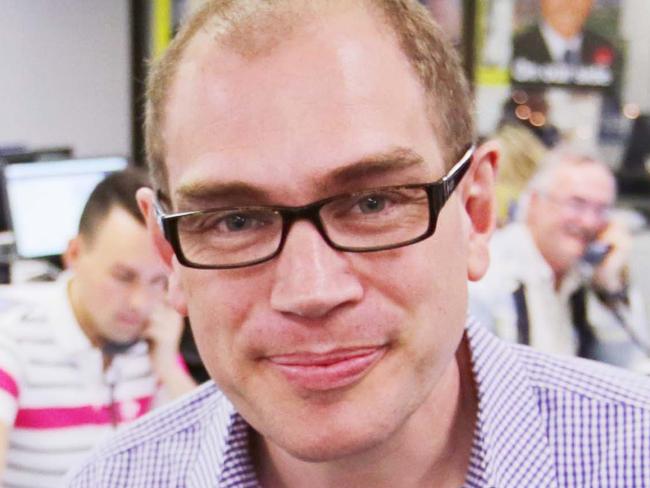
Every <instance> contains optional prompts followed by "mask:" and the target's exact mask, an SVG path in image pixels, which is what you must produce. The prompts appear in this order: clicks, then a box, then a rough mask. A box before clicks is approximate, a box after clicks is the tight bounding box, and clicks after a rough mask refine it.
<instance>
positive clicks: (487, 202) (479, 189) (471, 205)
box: [463, 141, 499, 281]
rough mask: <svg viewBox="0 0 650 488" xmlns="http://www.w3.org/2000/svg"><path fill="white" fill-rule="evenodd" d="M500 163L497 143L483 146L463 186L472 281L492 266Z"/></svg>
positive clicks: (480, 276)
mask: <svg viewBox="0 0 650 488" xmlns="http://www.w3.org/2000/svg"><path fill="white" fill-rule="evenodd" d="M498 160H499V145H498V143H497V142H496V141H488V142H485V143H484V144H482V145H481V146H479V147H478V148H477V149H476V152H475V153H474V158H473V161H472V166H471V167H470V170H469V172H468V174H467V175H466V177H467V180H466V181H465V182H464V185H463V189H464V192H463V202H464V204H465V211H466V213H467V216H468V217H469V224H470V227H469V240H468V256H467V278H468V279H469V280H471V281H477V280H479V279H481V278H482V277H483V275H484V274H485V272H486V271H487V268H488V265H489V264H490V253H489V241H490V236H491V235H492V231H493V230H494V227H495V225H496V198H495V195H494V181H495V177H496V170H497V164H498Z"/></svg>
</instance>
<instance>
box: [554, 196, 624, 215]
mask: <svg viewBox="0 0 650 488" xmlns="http://www.w3.org/2000/svg"><path fill="white" fill-rule="evenodd" d="M544 196H545V197H546V198H547V199H548V200H549V201H551V202H553V203H555V204H556V205H559V206H560V207H562V209H563V210H564V211H566V212H568V213H570V214H571V215H578V216H579V215H585V214H587V213H588V212H591V213H592V214H593V215H595V216H596V218H598V219H601V220H608V219H609V218H610V216H611V213H612V206H611V205H608V204H606V203H597V202H591V201H589V200H585V199H584V198H581V197H576V196H573V197H568V198H558V197H554V196H552V195H549V194H545V195H544Z"/></svg>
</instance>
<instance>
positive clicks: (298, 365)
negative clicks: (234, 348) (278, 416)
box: [266, 347, 386, 391]
mask: <svg viewBox="0 0 650 488" xmlns="http://www.w3.org/2000/svg"><path fill="white" fill-rule="evenodd" d="M385 352H386V347H363V348H355V349H340V350H335V351H332V352H329V353H324V354H313V353H295V354H284V355H276V356H269V357H268V358H266V359H267V361H268V362H269V364H271V366H272V367H273V368H275V369H276V370H277V371H279V372H280V373H281V374H282V375H283V376H284V377H285V378H286V379H287V380H288V381H289V383H291V384H293V385H295V386H297V387H298V388H301V389H305V390H314V391H327V390H334V389H336V388H342V387H345V386H348V385H351V384H352V383H355V382H356V381H358V380H360V379H361V378H362V377H363V376H364V375H365V374H366V373H367V372H368V371H370V369H371V368H372V367H373V366H374V365H375V364H376V363H377V362H378V361H379V360H380V359H381V358H382V357H383V356H384V353H385Z"/></svg>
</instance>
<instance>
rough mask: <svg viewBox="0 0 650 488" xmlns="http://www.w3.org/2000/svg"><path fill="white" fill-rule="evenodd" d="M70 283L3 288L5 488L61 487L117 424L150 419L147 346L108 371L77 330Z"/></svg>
mask: <svg viewBox="0 0 650 488" xmlns="http://www.w3.org/2000/svg"><path fill="white" fill-rule="evenodd" d="M66 285H67V280H65V279H64V280H59V281H57V282H56V283H38V284H29V285H24V286H18V287H16V286H11V287H2V289H0V422H2V423H3V424H5V425H6V426H8V428H9V445H8V451H7V456H6V468H5V472H4V476H3V481H2V486H3V487H4V488H11V487H43V488H52V487H56V486H60V485H61V483H62V480H63V478H64V476H65V474H66V472H67V471H68V470H69V469H70V468H72V467H76V466H77V465H79V463H80V462H81V461H82V460H83V459H84V458H85V457H86V456H88V454H89V453H90V452H91V450H92V449H93V448H94V447H95V445H96V444H97V443H98V442H99V441H101V440H102V439H104V438H106V437H107V436H108V435H110V434H112V433H113V432H114V431H115V428H116V426H117V425H119V424H121V423H123V422H126V421H129V420H133V419H135V418H137V417H139V416H141V415H143V414H144V413H146V412H148V411H149V409H150V406H151V403H152V396H153V394H154V392H155V389H156V380H155V378H154V376H153V375H152V370H151V365H150V363H149V358H148V354H147V345H146V344H145V343H144V342H142V343H139V344H136V345H135V346H133V347H132V348H130V349H129V350H128V351H127V352H126V353H125V354H120V355H117V356H116V357H115V358H114V360H113V362H112V364H111V366H110V367H109V368H108V369H107V370H106V371H104V366H103V358H102V354H101V351H100V350H99V349H97V348H94V347H93V346H92V345H91V344H90V342H89V340H88V338H87V337H86V336H85V334H84V333H83V332H82V331H81V329H80V327H79V325H78V324H77V322H76V320H75V318H74V314H73V312H72V309H71V308H70V305H69V301H68V298H67V293H66Z"/></svg>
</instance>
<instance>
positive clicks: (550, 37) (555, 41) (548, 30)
mask: <svg viewBox="0 0 650 488" xmlns="http://www.w3.org/2000/svg"><path fill="white" fill-rule="evenodd" d="M540 31H541V33H542V37H544V41H545V42H546V46H547V47H548V50H549V53H550V54H551V58H553V61H563V60H564V53H565V52H566V51H573V52H576V53H580V51H581V49H582V37H583V35H582V31H581V32H579V33H578V34H576V35H575V36H573V37H572V38H570V39H566V38H564V37H563V36H561V35H560V34H559V33H558V32H557V31H556V30H555V29H553V27H551V26H550V25H549V24H548V23H547V22H544V21H543V22H542V23H541V26H540Z"/></svg>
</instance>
